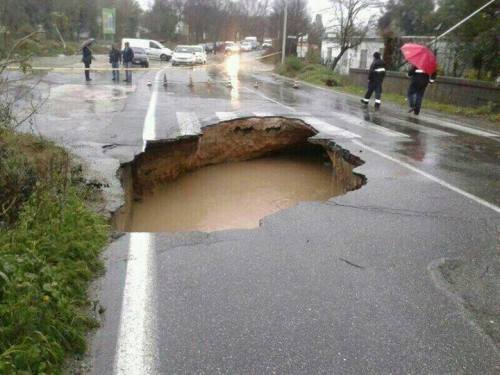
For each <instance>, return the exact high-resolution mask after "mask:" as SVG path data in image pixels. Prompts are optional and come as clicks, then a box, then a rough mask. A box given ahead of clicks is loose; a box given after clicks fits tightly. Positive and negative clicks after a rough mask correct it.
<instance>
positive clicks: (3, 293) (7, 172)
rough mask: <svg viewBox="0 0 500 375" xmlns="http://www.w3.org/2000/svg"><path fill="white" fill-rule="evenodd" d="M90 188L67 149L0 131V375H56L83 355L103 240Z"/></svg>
mask: <svg viewBox="0 0 500 375" xmlns="http://www.w3.org/2000/svg"><path fill="white" fill-rule="evenodd" d="M94 189H95V188H93V187H90V186H87V185H86V184H85V183H84V180H83V178H82V173H81V168H79V167H77V166H73V165H72V164H71V160H70V156H69V155H68V154H67V152H66V151H65V150H64V149H62V148H60V147H57V146H56V145H54V144H53V143H51V142H48V141H46V140H44V139H41V138H38V137H35V136H32V135H27V134H18V133H15V132H14V131H12V130H9V129H6V128H2V129H0V222H1V223H2V225H0V374H20V373H26V374H59V373H61V372H62V365H63V363H64V360H65V359H66V357H68V355H71V354H82V353H83V352H84V351H85V346H86V345H85V335H86V333H87V331H88V329H89V328H91V327H94V326H95V324H96V323H95V322H94V321H93V320H92V319H90V318H89V317H88V315H87V307H88V299H87V287H88V284H89V282H90V280H91V279H92V278H93V277H94V276H95V275H96V273H97V272H98V271H99V270H100V269H101V264H100V261H99V252H100V250H101V249H102V248H103V246H104V245H105V243H106V241H107V236H108V227H107V224H106V220H105V219H104V218H103V217H102V216H100V215H98V214H96V213H94V212H93V211H91V210H90V209H89V208H88V206H89V204H91V203H95V202H96V198H98V196H97V194H96V191H95V190H94Z"/></svg>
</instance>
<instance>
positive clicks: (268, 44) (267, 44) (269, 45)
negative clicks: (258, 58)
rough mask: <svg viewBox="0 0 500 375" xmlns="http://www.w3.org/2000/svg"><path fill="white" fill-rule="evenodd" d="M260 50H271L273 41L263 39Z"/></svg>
mask: <svg viewBox="0 0 500 375" xmlns="http://www.w3.org/2000/svg"><path fill="white" fill-rule="evenodd" d="M262 48H264V49H269V48H273V40H272V39H264V43H262Z"/></svg>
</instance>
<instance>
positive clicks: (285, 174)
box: [130, 155, 346, 232]
mask: <svg viewBox="0 0 500 375" xmlns="http://www.w3.org/2000/svg"><path fill="white" fill-rule="evenodd" d="M345 192H346V191H345V188H344V186H343V185H342V184H341V183H339V182H338V181H336V179H335V176H334V175H333V174H332V168H331V165H324V164H323V161H322V160H318V158H317V157H314V156H313V155H305V157H304V155H293V156H292V155H280V156H275V157H267V158H262V159H257V160H251V161H244V162H237V163H226V164H219V165H212V166H208V167H205V168H202V169H199V170H197V171H194V172H190V173H188V174H186V175H183V176H181V177H179V178H178V179H176V180H175V181H172V182H170V183H167V184H165V185H163V186H160V187H159V188H157V189H155V191H154V192H152V193H147V194H145V195H144V196H143V197H142V200H141V201H140V202H134V204H133V206H132V211H133V212H132V221H131V226H130V230H131V231H134V232H183V231H202V232H212V231H217V230H223V229H235V228H256V227H258V226H259V221H260V219H262V218H263V217H265V216H267V215H270V214H272V213H275V212H278V211H280V210H282V209H285V208H288V207H292V206H294V205H295V204H297V203H298V202H302V201H326V200H327V199H329V198H331V197H333V196H336V195H340V194H344V193H345Z"/></svg>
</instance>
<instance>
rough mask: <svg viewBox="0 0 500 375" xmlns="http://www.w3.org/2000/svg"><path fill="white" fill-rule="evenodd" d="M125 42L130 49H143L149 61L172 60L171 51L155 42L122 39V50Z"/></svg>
mask: <svg viewBox="0 0 500 375" xmlns="http://www.w3.org/2000/svg"><path fill="white" fill-rule="evenodd" d="M126 42H129V43H130V47H140V48H144V50H145V51H146V54H147V55H148V57H149V58H150V59H157V60H162V61H169V60H170V59H171V58H172V50H170V49H169V48H167V47H165V46H164V45H163V44H161V43H160V42H157V41H156V40H151V39H133V38H124V39H122V50H123V49H124V48H125V43H126Z"/></svg>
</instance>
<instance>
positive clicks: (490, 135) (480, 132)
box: [420, 116, 500, 138]
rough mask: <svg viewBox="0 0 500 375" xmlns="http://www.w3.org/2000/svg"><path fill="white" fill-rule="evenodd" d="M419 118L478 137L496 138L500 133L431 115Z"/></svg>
mask: <svg viewBox="0 0 500 375" xmlns="http://www.w3.org/2000/svg"><path fill="white" fill-rule="evenodd" d="M420 118H421V119H422V120H425V121H427V122H430V123H431V124H436V125H439V126H442V127H445V128H449V129H455V130H459V131H461V132H464V133H469V134H472V135H478V136H480V137H487V138H498V137H500V134H494V133H489V132H487V131H484V130H479V129H474V128H471V127H468V126H463V125H459V124H455V123H454V122H449V121H443V120H440V119H436V118H433V117H428V116H420Z"/></svg>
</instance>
